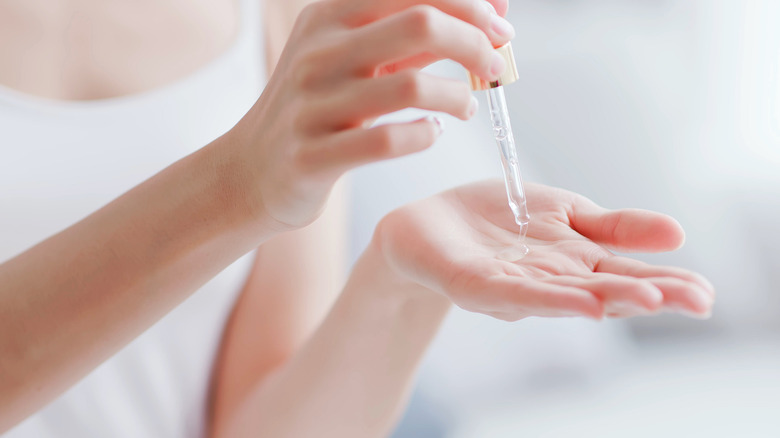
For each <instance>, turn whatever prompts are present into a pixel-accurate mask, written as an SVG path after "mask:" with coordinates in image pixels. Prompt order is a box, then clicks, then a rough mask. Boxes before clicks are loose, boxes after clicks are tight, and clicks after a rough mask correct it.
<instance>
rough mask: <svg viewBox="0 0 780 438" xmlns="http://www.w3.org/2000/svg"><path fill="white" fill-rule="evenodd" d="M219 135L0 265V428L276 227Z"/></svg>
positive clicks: (48, 396) (56, 390)
mask: <svg viewBox="0 0 780 438" xmlns="http://www.w3.org/2000/svg"><path fill="white" fill-rule="evenodd" d="M230 142H231V140H230V139H229V138H228V137H222V138H220V139H218V140H216V141H215V142H214V143H213V144H211V145H209V146H208V147H206V148H204V149H202V150H200V151H198V152H196V153H194V154H193V155H191V156H188V157H186V158H184V159H183V160H181V161H179V162H177V163H176V164H174V165H172V166H170V167H169V168H167V169H165V170H164V171H163V172H161V173H160V174H159V175H157V176H155V177H153V178H151V179H149V180H148V181H146V182H144V183H143V184H141V185H139V186H138V187H136V188H134V189H133V190H131V191H129V192H128V193H126V194H124V195H123V196H121V197H119V198H118V199H117V200H115V201H114V202H112V203H110V204H108V205H107V206H105V207H104V208H102V209H100V210H99V211H97V212H95V213H94V214H92V215H90V216H89V217H87V218H86V219H84V220H82V221H81V222H79V223H77V224H75V225H73V226H71V227H70V228H67V229H66V230H64V231H62V232H60V233H59V234H57V235H54V236H52V237H51V238H49V239H46V240H45V241H43V242H41V243H40V244H38V245H36V246H34V247H33V248H31V249H29V250H28V251H26V252H24V253H22V254H20V255H19V256H17V257H15V258H13V259H11V260H9V261H8V262H6V263H3V264H2V265H0V352H2V353H0V430H5V429H8V428H9V427H10V426H12V425H13V424H15V423H16V422H18V421H20V420H21V419H23V418H24V417H26V416H27V415H29V414H31V413H32V412H34V411H35V410H37V409H39V408H40V407H41V406H43V405H44V404H45V403H46V402H48V401H49V400H51V399H52V398H54V397H55V396H57V395H58V394H59V393H61V392H62V391H64V390H65V389H67V388H68V387H69V386H70V385H72V384H73V383H75V382H76V381H77V380H79V379H80V378H81V377H83V376H84V375H85V374H87V373H88V372H89V371H90V370H91V369H92V368H94V367H95V366H97V365H98V364H99V363H100V362H102V361H103V360H105V359H106V358H108V357H109V356H111V354H113V353H114V352H116V351H117V350H118V349H119V348H121V347H122V346H123V345H125V344H126V343H127V342H129V341H130V340H132V339H133V338H134V337H135V336H137V335H138V334H140V333H141V332H142V331H143V330H144V329H145V328H146V327H148V326H149V325H151V324H152V323H154V322H155V321H156V320H158V319H159V318H160V317H162V316H163V315H164V314H165V313H166V312H168V311H169V310H170V309H172V308H173V307H174V306H176V305H177V304H178V303H180V302H181V301H182V300H183V299H184V298H185V297H187V296H188V294H190V293H191V292H192V291H194V290H195V289H197V288H198V287H199V286H200V285H202V284H203V283H205V282H206V281H207V280H209V279H210V278H211V277H213V276H214V275H216V274H217V273H218V272H219V271H220V270H221V269H223V268H224V267H225V266H227V265H228V264H230V263H231V262H232V261H234V260H235V259H237V258H238V257H240V256H241V255H242V254H244V253H246V252H247V251H249V250H251V249H252V248H254V247H255V246H257V245H258V244H260V243H261V242H262V241H263V240H265V239H267V238H268V237H269V236H270V235H272V234H273V233H275V228H274V227H275V225H274V223H273V221H272V220H270V219H268V218H267V217H265V216H264V214H263V212H262V209H261V208H260V206H258V205H252V204H250V202H251V200H252V199H253V197H252V196H248V193H246V191H247V187H250V185H248V184H246V183H245V182H244V181H243V180H242V175H245V174H246V170H245V169H243V166H245V164H242V162H241V160H233V159H231V158H230V155H229V154H225V152H226V151H227V149H230V148H231V145H230Z"/></svg>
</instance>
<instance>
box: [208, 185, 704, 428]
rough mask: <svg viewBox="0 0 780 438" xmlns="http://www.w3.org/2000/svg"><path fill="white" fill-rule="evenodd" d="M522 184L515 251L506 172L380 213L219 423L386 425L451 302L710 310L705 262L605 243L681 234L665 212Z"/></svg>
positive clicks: (528, 311) (496, 307)
mask: <svg viewBox="0 0 780 438" xmlns="http://www.w3.org/2000/svg"><path fill="white" fill-rule="evenodd" d="M528 189H529V190H528V202H529V209H530V210H531V214H532V217H533V218H534V220H533V221H532V222H531V226H530V228H529V239H528V243H529V246H530V247H531V252H530V253H529V254H528V255H526V256H525V258H523V259H521V260H519V261H515V262H509V261H506V260H504V259H503V258H502V257H501V254H502V253H504V251H505V250H506V249H507V247H509V246H510V245H513V244H515V243H516V239H517V234H516V233H517V226H516V224H515V223H514V221H513V220H512V216H511V214H509V212H508V211H507V206H506V199H505V194H504V190H503V184H502V182H501V181H492V182H489V183H480V184H472V185H469V186H465V187H461V188H457V189H454V190H451V191H448V192H445V193H443V194H440V195H437V196H434V197H432V198H429V199H426V200H423V201H419V202H416V203H414V204H411V205H408V206H405V207H402V208H401V209H399V210H396V211H395V212H393V213H391V214H390V215H388V216H387V217H386V218H385V219H383V221H382V222H381V223H380V225H379V227H378V228H377V231H376V233H375V235H374V239H373V240H372V242H371V244H370V245H369V247H368V249H366V251H365V253H364V254H363V256H362V257H361V259H360V260H359V261H358V263H357V264H356V266H355V268H354V270H353V272H352V275H351V276H350V279H349V281H348V282H347V285H346V287H345V288H344V291H343V292H342V294H341V296H340V297H339V299H338V300H337V302H336V304H335V305H334V307H333V309H332V310H331V311H330V313H329V314H328V316H327V317H326V319H325V321H324V322H323V324H322V325H321V326H320V327H319V328H318V329H317V331H316V332H315V334H314V335H313V336H312V337H311V339H310V340H309V341H308V342H307V343H306V344H305V345H304V346H303V347H302V348H301V349H300V351H299V352H297V353H296V354H295V355H294V356H293V357H292V358H291V359H290V360H288V361H287V362H286V363H285V364H284V365H283V366H281V367H279V368H278V369H277V370H276V371H275V373H274V374H273V375H271V376H270V377H268V378H267V379H266V380H265V381H263V382H258V383H257V384H256V385H255V386H254V387H253V388H252V392H251V393H250V395H249V396H248V397H247V399H246V402H245V403H244V404H243V405H241V406H240V408H239V409H237V410H236V412H235V413H234V414H233V415H232V418H230V419H229V421H226V422H224V423H223V427H222V428H221V429H220V430H218V431H217V432H218V433H216V434H215V436H219V437H221V438H224V437H230V438H233V437H249V436H260V437H274V438H283V437H308V436H317V437H338V438H351V437H355V438H358V437H360V438H365V437H378V436H383V435H384V434H386V433H388V432H389V430H390V429H391V427H392V425H393V423H394V421H395V420H396V418H397V417H398V414H399V413H400V411H401V408H402V406H403V403H404V401H405V399H406V395H407V393H408V389H409V387H410V385H411V382H412V379H413V376H414V372H415V369H416V367H417V365H418V363H419V361H420V359H421V358H422V356H423V353H424V351H425V349H426V347H427V346H428V344H429V343H430V341H431V339H432V338H433V336H434V335H435V333H436V331H437V329H438V327H439V325H440V323H441V321H442V319H443V318H444V316H445V314H446V312H447V309H448V308H449V306H450V302H454V303H456V304H457V305H459V306H461V307H463V308H466V309H467V310H471V311H475V312H480V313H485V314H489V315H492V316H495V317H496V318H500V319H504V320H511V321H514V320H518V319H522V318H526V317H529V316H545V317H570V316H585V317H590V318H595V319H600V318H602V317H603V316H605V315H608V316H616V317H628V316H634V315H648V314H653V313H656V312H659V311H661V310H664V309H665V310H671V311H683V312H686V313H688V314H696V315H702V316H703V315H707V314H708V312H709V311H710V308H711V306H712V301H713V290H712V286H711V285H710V284H709V283H708V282H707V281H706V280H705V279H703V278H702V277H701V276H699V275H697V274H695V273H692V272H690V271H686V270H684V269H680V268H675V267H664V266H654V265H648V264H645V263H642V262H639V261H637V260H633V259H630V258H627V257H621V256H616V255H614V254H613V253H611V252H610V251H609V248H616V249H620V250H622V251H629V252H631V251H649V252H660V251H668V250H671V249H674V248H677V247H679V246H680V245H681V244H682V241H683V233H682V230H681V229H680V227H679V225H678V224H677V223H676V222H675V221H674V220H673V219H671V218H669V217H668V216H664V215H662V214H658V213H653V212H647V211H638V210H617V211H609V210H606V209H603V208H601V207H598V206H597V205H595V204H593V203H592V202H590V201H589V200H587V199H585V198H583V197H580V196H577V195H575V194H573V193H570V192H566V191H563V190H556V189H552V188H549V187H544V186H539V185H532V184H531V185H529V186H528Z"/></svg>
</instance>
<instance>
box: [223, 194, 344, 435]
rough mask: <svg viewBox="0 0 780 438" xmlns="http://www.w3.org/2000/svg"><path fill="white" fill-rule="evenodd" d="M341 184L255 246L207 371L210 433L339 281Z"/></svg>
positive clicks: (303, 331)
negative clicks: (324, 201)
mask: <svg viewBox="0 0 780 438" xmlns="http://www.w3.org/2000/svg"><path fill="white" fill-rule="evenodd" d="M345 192H346V190H345V187H344V184H338V185H337V186H336V188H335V189H334V193H333V195H332V196H331V200H330V202H329V203H328V207H327V208H326V210H325V212H323V214H322V216H321V217H320V218H319V219H317V221H315V222H314V223H313V224H311V225H309V226H307V227H306V228H303V229H301V230H296V231H290V232H286V233H284V234H281V235H279V236H276V237H274V238H272V239H270V240H269V241H267V242H265V243H264V244H263V245H262V246H260V248H258V249H257V257H256V259H255V265H254V267H253V269H252V273H251V274H250V276H249V279H248V281H247V283H246V285H245V286H244V290H243V291H242V293H241V296H240V298H239V300H238V301H237V302H236V306H235V308H234V310H233V313H232V315H231V317H230V320H229V322H228V325H227V327H226V330H225V333H224V335H223V338H222V345H221V347H220V352H219V356H218V358H217V361H216V364H217V365H216V367H215V370H214V375H213V385H212V388H213V389H212V395H211V397H212V403H211V406H212V410H211V413H210V414H211V418H210V429H211V430H212V435H215V436H220V434H218V433H215V431H218V430H221V429H223V427H224V424H225V422H227V421H229V420H230V419H231V417H232V415H233V413H234V412H235V411H236V410H237V409H238V407H239V406H240V405H241V404H243V403H245V402H246V399H247V397H248V396H249V395H250V394H251V393H252V390H253V389H254V388H255V387H257V386H258V385H259V384H260V383H261V382H263V381H264V379H265V378H267V377H268V375H270V374H271V373H272V372H273V371H274V370H276V369H277V368H278V367H279V366H281V365H283V364H284V363H285V362H286V361H287V360H288V359H289V358H290V357H292V356H293V355H294V354H295V353H296V352H297V351H298V350H299V349H300V347H301V346H302V345H303V344H304V343H305V342H306V341H307V340H308V339H309V337H310V336H311V334H312V333H313V332H314V331H315V329H316V328H317V326H319V324H320V323H321V322H322V319H323V318H324V317H325V315H326V314H327V312H328V310H329V309H330V308H331V306H332V305H333V302H334V301H335V299H336V297H337V296H338V293H339V292H340V291H341V289H342V287H343V286H344V280H345V274H346V252H347V248H346V246H347V245H346V244H347V242H348V236H347V233H346V231H347V228H346V217H345V216H346V193H345Z"/></svg>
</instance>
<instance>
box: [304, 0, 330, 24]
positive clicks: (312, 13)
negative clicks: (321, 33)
mask: <svg viewBox="0 0 780 438" xmlns="http://www.w3.org/2000/svg"><path fill="white" fill-rule="evenodd" d="M325 7H326V4H325V3H324V2H312V3H309V4H307V5H306V6H304V7H303V9H301V12H300V13H299V14H298V18H297V25H298V26H300V27H303V28H308V27H310V26H312V25H314V24H316V23H317V21H318V18H320V17H322V16H323V13H324V12H325V11H324V10H323V9H324V8H325Z"/></svg>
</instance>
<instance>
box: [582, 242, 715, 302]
mask: <svg viewBox="0 0 780 438" xmlns="http://www.w3.org/2000/svg"><path fill="white" fill-rule="evenodd" d="M596 270H597V271H598V272H606V273H611V274H617V275H625V276H631V277H635V278H640V279H644V280H646V281H649V282H651V283H652V284H653V285H654V286H656V287H657V288H658V289H659V290H660V291H661V292H662V293H663V295H664V307H665V308H668V309H671V310H677V311H680V310H683V311H686V312H688V313H693V314H696V315H700V316H706V315H707V314H708V313H709V311H710V309H711V307H712V304H713V300H714V297H715V289H714V287H713V286H712V284H711V283H710V282H709V281H707V279H705V278H704V277H703V276H701V275H699V274H697V273H695V272H691V271H688V270H686V269H682V268H677V267H672V266H655V265H650V264H647V263H644V262H641V261H639V260H634V259H630V258H628V257H618V256H615V257H608V258H605V259H603V260H602V261H601V262H600V263H599V264H598V266H597V267H596Z"/></svg>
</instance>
